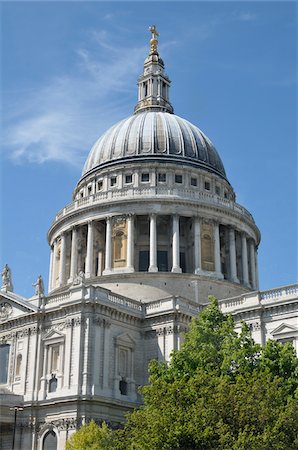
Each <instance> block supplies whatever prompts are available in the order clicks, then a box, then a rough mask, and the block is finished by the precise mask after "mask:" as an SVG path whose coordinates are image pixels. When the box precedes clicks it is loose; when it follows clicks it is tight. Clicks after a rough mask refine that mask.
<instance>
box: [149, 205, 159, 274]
mask: <svg viewBox="0 0 298 450" xmlns="http://www.w3.org/2000/svg"><path fill="white" fill-rule="evenodd" d="M148 272H158V268H157V239H156V214H150V254H149V269H148Z"/></svg>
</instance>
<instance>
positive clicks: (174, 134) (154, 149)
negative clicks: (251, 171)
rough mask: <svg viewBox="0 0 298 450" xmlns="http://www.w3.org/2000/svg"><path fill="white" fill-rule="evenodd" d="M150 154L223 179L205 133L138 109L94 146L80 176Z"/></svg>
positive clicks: (173, 117) (168, 116)
mask: <svg viewBox="0 0 298 450" xmlns="http://www.w3.org/2000/svg"><path fill="white" fill-rule="evenodd" d="M161 147H163V148H161ZM152 156H153V157H154V156H155V157H156V158H158V159H159V160H160V159H161V160H162V161H163V160H164V161H165V162H166V161H167V162H175V161H176V162H177V161H178V160H179V161H180V163H181V161H183V162H185V163H188V164H192V165H196V166H201V168H202V169H205V170H208V171H209V172H210V171H211V172H212V171H214V172H215V173H217V175H220V176H221V177H223V178H225V179H226V173H225V169H224V166H223V163H222V161H221V159H220V156H219V155H218V153H217V151H216V149H215V147H214V146H213V144H212V142H211V141H210V140H209V139H208V138H207V136H205V134H204V133H203V132H202V131H201V130H200V129H199V128H198V127H196V126H195V125H193V124H192V123H190V122H188V121H187V120H185V119H183V118H182V117H179V116H176V115H174V114H170V113H167V112H159V111H144V112H138V114H135V115H133V116H131V117H128V118H127V119H124V120H122V121H120V122H119V123H118V124H116V125H114V126H113V127H111V128H110V129H109V130H108V131H107V132H106V133H105V134H104V135H103V136H101V137H100V138H99V139H98V141H97V142H96V143H95V144H94V145H93V147H92V149H91V151H90V154H89V156H88V158H87V160H86V163H85V165H84V169H83V173H82V177H84V176H85V175H86V174H87V173H90V172H91V171H92V172H93V171H94V170H96V169H97V168H98V169H100V167H102V166H106V165H109V166H111V165H113V164H116V163H117V162H123V161H125V160H130V161H132V160H133V159H135V160H136V162H137V160H138V159H139V160H140V157H141V158H142V160H144V158H146V157H148V158H150V157H152Z"/></svg>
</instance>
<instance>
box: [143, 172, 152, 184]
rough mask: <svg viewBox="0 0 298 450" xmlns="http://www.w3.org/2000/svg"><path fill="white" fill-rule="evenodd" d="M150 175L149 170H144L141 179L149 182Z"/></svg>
mask: <svg viewBox="0 0 298 450" xmlns="http://www.w3.org/2000/svg"><path fill="white" fill-rule="evenodd" d="M149 179H150V177H149V173H148V172H144V173H142V175H141V181H142V183H148V181H149Z"/></svg>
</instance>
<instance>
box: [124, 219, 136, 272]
mask: <svg viewBox="0 0 298 450" xmlns="http://www.w3.org/2000/svg"><path fill="white" fill-rule="evenodd" d="M126 266H127V270H129V271H130V272H134V270H135V269H134V216H133V215H129V216H128V217H127V261H126Z"/></svg>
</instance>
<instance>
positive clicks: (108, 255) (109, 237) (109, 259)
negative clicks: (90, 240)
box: [103, 217, 112, 275]
mask: <svg viewBox="0 0 298 450" xmlns="http://www.w3.org/2000/svg"><path fill="white" fill-rule="evenodd" d="M111 266H112V220H111V217H107V219H106V251H105V270H104V271H103V275H107V274H109V273H111Z"/></svg>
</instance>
